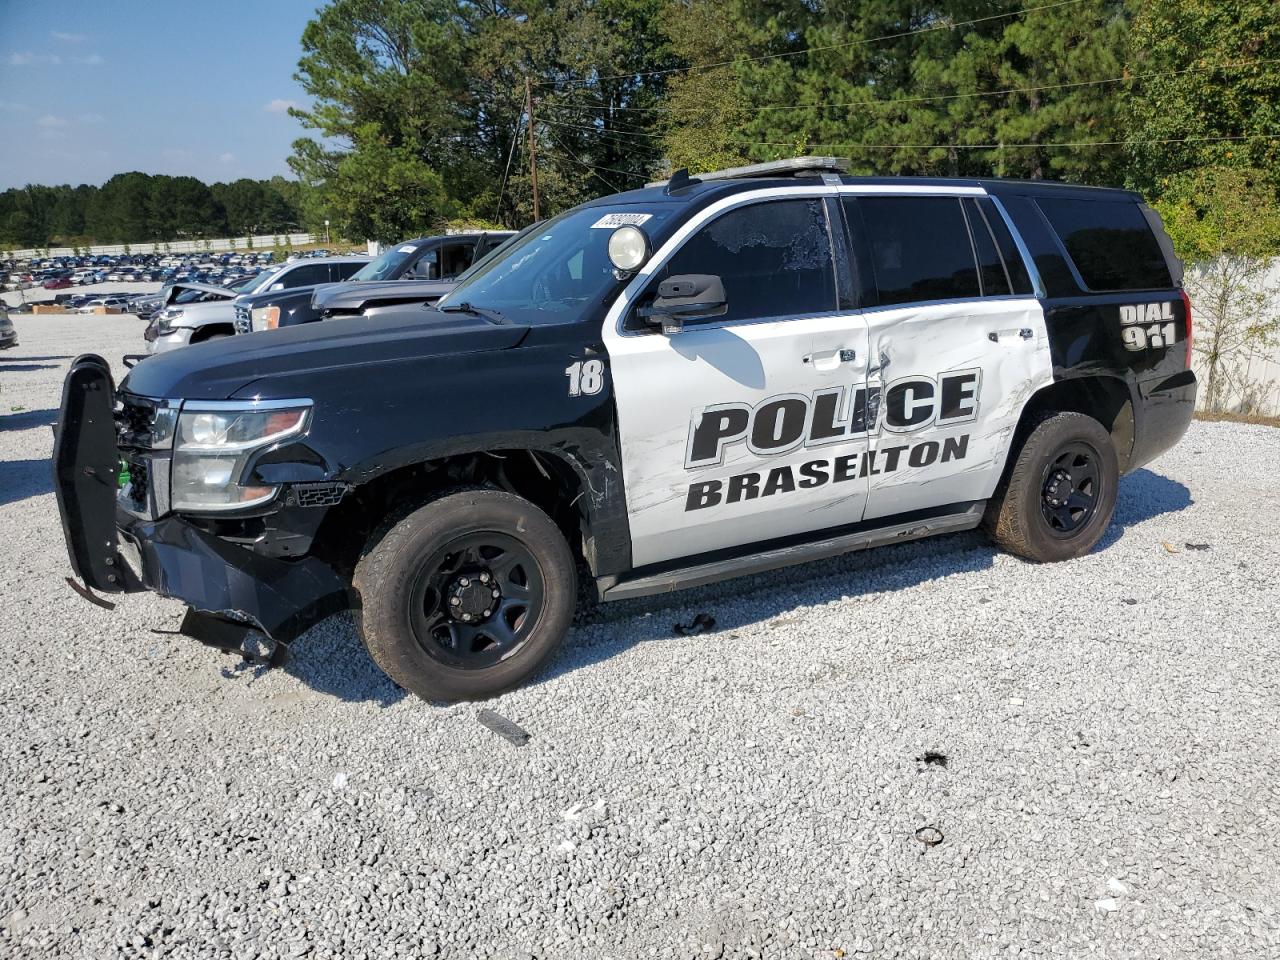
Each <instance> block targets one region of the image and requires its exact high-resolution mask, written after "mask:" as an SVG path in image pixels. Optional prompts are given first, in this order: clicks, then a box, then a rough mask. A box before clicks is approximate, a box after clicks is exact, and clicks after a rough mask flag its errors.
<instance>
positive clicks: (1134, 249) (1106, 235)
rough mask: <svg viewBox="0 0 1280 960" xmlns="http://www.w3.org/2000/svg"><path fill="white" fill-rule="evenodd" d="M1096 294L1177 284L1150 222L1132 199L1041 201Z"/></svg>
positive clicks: (1050, 221)
mask: <svg viewBox="0 0 1280 960" xmlns="http://www.w3.org/2000/svg"><path fill="white" fill-rule="evenodd" d="M1036 202H1037V203H1038V204H1039V206H1040V209H1041V210H1042V211H1044V215H1045V217H1046V218H1047V219H1048V221H1049V223H1050V224H1051V225H1052V226H1053V229H1054V231H1055V232H1057V234H1058V237H1059V238H1060V239H1061V240H1062V245H1063V246H1064V247H1066V248H1067V254H1068V255H1069V256H1070V257H1071V260H1072V262H1073V263H1075V265H1076V270H1077V271H1079V273H1080V277H1081V279H1083V280H1084V283H1085V286H1086V287H1088V288H1089V289H1090V290H1151V289H1158V288H1164V287H1171V286H1173V281H1172V280H1171V279H1170V278H1169V267H1168V264H1166V263H1165V260H1164V254H1163V253H1161V252H1160V244H1159V243H1157V242H1156V238H1155V235H1154V234H1153V233H1152V232H1151V227H1150V226H1148V224H1147V219H1146V217H1144V216H1143V215H1142V211H1141V210H1139V209H1138V205H1137V204H1136V203H1134V202H1133V201H1132V200H1075V199H1067V198H1041V199H1039V200H1037V201H1036Z"/></svg>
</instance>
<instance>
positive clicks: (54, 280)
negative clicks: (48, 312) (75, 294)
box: [40, 277, 73, 290]
mask: <svg viewBox="0 0 1280 960" xmlns="http://www.w3.org/2000/svg"><path fill="white" fill-rule="evenodd" d="M40 286H42V287H44V288H45V289H46V290H65V289H67V287H70V286H73V284H72V283H71V278H70V277H50V278H49V279H48V280H46V281H45V282H44V283H42V284H40Z"/></svg>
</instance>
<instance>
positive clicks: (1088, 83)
mask: <svg viewBox="0 0 1280 960" xmlns="http://www.w3.org/2000/svg"><path fill="white" fill-rule="evenodd" d="M1271 63H1280V57H1268V58H1265V59H1260V60H1239V61H1236V62H1235V63H1211V64H1203V65H1200V66H1193V67H1187V68H1185V69H1183V70H1172V71H1170V70H1158V71H1152V72H1150V73H1135V74H1130V75H1127V76H1126V75H1121V76H1118V77H1106V78H1103V79H1101V80H1073V81H1070V82H1067V83H1048V84H1039V85H1036V86H1030V87H1007V88H1005V89H1003V90H982V91H974V92H971V93H947V94H938V95H936V96H931V97H897V98H894V99H891V100H876V99H871V100H847V101H844V102H841V103H827V102H823V101H819V102H817V103H777V104H764V105H762V106H758V107H745V108H742V110H741V112H742V113H763V112H764V111H766V110H820V109H839V108H845V107H849V108H852V107H889V106H895V105H899V104H908V103H937V102H942V101H947V100H966V99H974V98H980V97H1003V96H1008V95H1010V94H1016V93H1042V92H1044V91H1046V90H1067V89H1073V88H1076V87H1092V86H1102V85H1105V84H1110V83H1127V82H1137V81H1141V80H1149V79H1151V78H1152V77H1180V76H1184V75H1186V74H1188V73H1204V72H1209V71H1212V70H1234V69H1237V68H1240V67H1251V66H1261V65H1264V64H1271ZM557 106H563V107H568V108H570V109H576V110H582V111H590V112H598V110H599V109H601V108H595V107H592V106H590V105H588V104H578V103H571V102H568V101H564V102H561V103H558V104H557ZM623 110H626V111H635V112H646V113H650V112H651V113H670V112H671V108H670V107H610V108H607V112H614V111H623Z"/></svg>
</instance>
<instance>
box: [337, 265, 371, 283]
mask: <svg viewBox="0 0 1280 960" xmlns="http://www.w3.org/2000/svg"><path fill="white" fill-rule="evenodd" d="M332 266H333V274H332V276H333V279H334V281H335V282H337V281H341V280H346V279H347V278H348V277H350V276H351V275H352V274H354V273H355V272H356V271H357V270H359V269H360V268H361V267H363V266H364V263H363V262H362V261H356V262H354V263H335V264H333V265H332Z"/></svg>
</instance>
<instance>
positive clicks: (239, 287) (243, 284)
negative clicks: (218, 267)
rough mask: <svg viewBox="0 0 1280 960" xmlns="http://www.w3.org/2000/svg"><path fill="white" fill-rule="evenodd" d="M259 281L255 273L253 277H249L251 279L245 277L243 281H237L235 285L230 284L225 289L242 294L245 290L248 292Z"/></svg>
mask: <svg viewBox="0 0 1280 960" xmlns="http://www.w3.org/2000/svg"><path fill="white" fill-rule="evenodd" d="M260 279H261V277H259V276H258V275H257V274H256V273H255V274H254V275H253V276H251V277H245V278H244V279H243V280H239V281H237V282H236V283H233V284H230V285H229V286H228V287H227V289H228V290H235V291H236V292H237V293H244V292H245V291H246V290H248V289H249V288H250V287H252V286H253V285H254V284H255V283H257V282H258V281H259V280H260Z"/></svg>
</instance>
